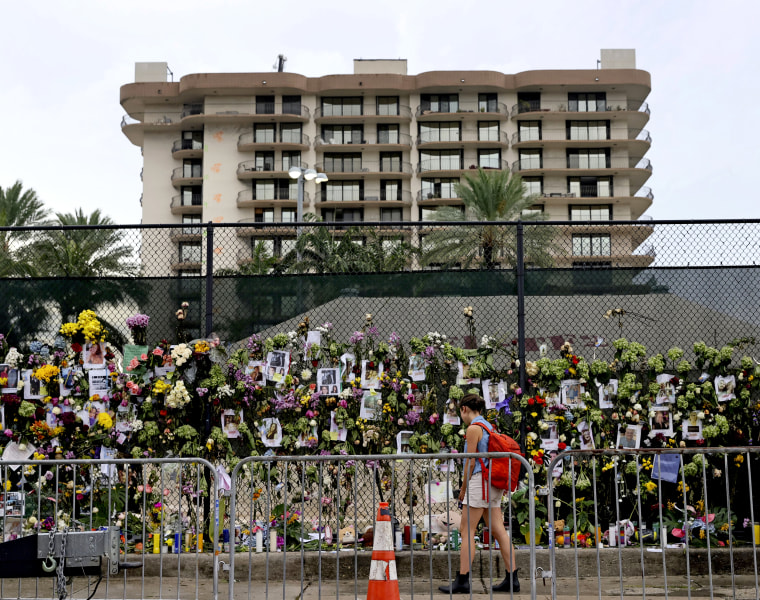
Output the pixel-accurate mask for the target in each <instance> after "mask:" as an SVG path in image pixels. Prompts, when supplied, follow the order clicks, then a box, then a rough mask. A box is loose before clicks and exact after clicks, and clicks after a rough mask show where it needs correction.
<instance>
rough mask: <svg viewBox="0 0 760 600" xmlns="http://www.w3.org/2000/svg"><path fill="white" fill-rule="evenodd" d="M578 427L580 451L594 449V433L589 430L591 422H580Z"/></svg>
mask: <svg viewBox="0 0 760 600" xmlns="http://www.w3.org/2000/svg"><path fill="white" fill-rule="evenodd" d="M577 427H578V439H579V440H580V445H581V450H593V449H594V447H595V446H594V432H593V431H592V429H591V422H589V421H585V420H584V421H580V422H579V423H578V425H577Z"/></svg>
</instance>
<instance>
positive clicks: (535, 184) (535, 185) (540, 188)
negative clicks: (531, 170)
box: [522, 177, 544, 196]
mask: <svg viewBox="0 0 760 600" xmlns="http://www.w3.org/2000/svg"><path fill="white" fill-rule="evenodd" d="M522 182H523V187H524V188H525V193H526V194H528V195H529V196H541V195H543V193H544V178H543V177H523V178H522Z"/></svg>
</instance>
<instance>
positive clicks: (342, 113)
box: [314, 104, 412, 120]
mask: <svg viewBox="0 0 760 600" xmlns="http://www.w3.org/2000/svg"><path fill="white" fill-rule="evenodd" d="M342 108H343V107H338V106H331V107H329V108H327V109H326V110H325V109H324V108H323V107H321V106H320V107H317V108H316V109H315V110H314V118H315V119H324V118H328V119H329V118H332V117H336V118H345V119H361V118H362V117H383V118H387V119H388V120H392V119H393V118H397V119H411V118H412V109H411V108H410V107H409V106H406V105H404V104H399V105H397V106H396V107H395V108H396V110H395V111H394V110H393V108H392V107H390V108H389V107H382V108H380V110H378V109H377V106H376V105H374V104H368V105H364V106H361V107H357V106H354V105H351V106H347V107H345V110H343V109H342Z"/></svg>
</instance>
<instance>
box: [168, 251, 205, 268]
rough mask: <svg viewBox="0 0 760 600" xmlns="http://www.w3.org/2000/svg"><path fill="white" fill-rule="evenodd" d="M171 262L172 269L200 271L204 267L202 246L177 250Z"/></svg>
mask: <svg viewBox="0 0 760 600" xmlns="http://www.w3.org/2000/svg"><path fill="white" fill-rule="evenodd" d="M169 264H171V268H172V271H196V270H197V271H200V270H201V268H202V267H203V260H202V256H201V248H200V247H198V248H197V249H195V248H193V249H192V250H191V251H181V252H176V253H175V254H173V255H172V258H171V261H170V263H169Z"/></svg>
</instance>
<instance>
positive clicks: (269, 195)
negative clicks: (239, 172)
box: [253, 179, 276, 200]
mask: <svg viewBox="0 0 760 600" xmlns="http://www.w3.org/2000/svg"><path fill="white" fill-rule="evenodd" d="M274 190H275V186H274V181H273V180H271V179H257V180H256V181H255V182H254V184H253V199H254V200H275V199H276V196H275V192H274Z"/></svg>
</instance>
